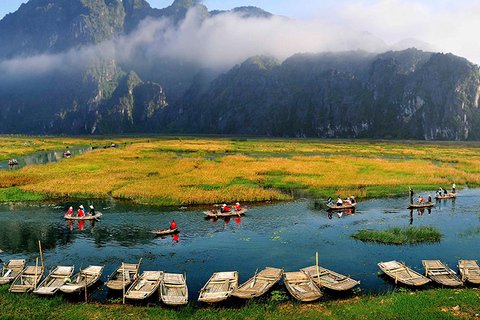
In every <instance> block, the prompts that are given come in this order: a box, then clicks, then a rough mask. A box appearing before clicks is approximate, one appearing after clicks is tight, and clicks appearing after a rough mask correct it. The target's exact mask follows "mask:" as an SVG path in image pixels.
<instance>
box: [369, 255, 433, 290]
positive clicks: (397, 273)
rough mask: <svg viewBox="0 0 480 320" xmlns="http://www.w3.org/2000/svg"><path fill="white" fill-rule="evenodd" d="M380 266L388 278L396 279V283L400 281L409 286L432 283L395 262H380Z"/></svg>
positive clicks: (402, 264)
mask: <svg viewBox="0 0 480 320" xmlns="http://www.w3.org/2000/svg"><path fill="white" fill-rule="evenodd" d="M378 266H379V267H380V269H381V270H382V271H383V272H384V273H385V274H386V275H387V276H389V277H391V278H393V279H395V283H396V282H397V281H398V282H400V283H403V284H406V285H409V286H423V285H424V284H426V283H428V282H430V279H428V278H427V277H424V276H423V275H421V274H420V273H418V272H416V271H414V270H412V269H410V268H409V267H407V266H406V265H405V264H404V263H400V262H398V261H395V260H392V261H388V262H380V263H378Z"/></svg>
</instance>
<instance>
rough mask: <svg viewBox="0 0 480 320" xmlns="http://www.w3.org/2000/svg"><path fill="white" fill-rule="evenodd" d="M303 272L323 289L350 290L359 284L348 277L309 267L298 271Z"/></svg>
mask: <svg viewBox="0 0 480 320" xmlns="http://www.w3.org/2000/svg"><path fill="white" fill-rule="evenodd" d="M300 271H302V272H304V273H305V274H306V275H307V276H308V277H309V278H310V279H311V280H312V281H313V282H315V283H316V284H317V285H318V287H320V288H321V287H325V288H328V289H331V290H335V291H345V290H350V289H352V288H353V287H355V286H356V285H358V284H360V281H357V280H353V279H352V278H350V277H347V276H344V275H342V274H340V273H336V272H334V271H331V270H328V269H325V268H322V267H320V266H319V267H318V271H317V266H311V267H308V268H303V269H300Z"/></svg>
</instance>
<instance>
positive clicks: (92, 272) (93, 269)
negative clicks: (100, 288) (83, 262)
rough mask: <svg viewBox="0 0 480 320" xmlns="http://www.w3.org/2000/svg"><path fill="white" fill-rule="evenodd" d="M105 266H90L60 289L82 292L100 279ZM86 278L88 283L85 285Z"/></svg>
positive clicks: (66, 291) (67, 291)
mask: <svg viewBox="0 0 480 320" xmlns="http://www.w3.org/2000/svg"><path fill="white" fill-rule="evenodd" d="M104 267H105V266H89V267H87V268H86V269H84V270H82V271H80V272H79V273H77V274H75V275H74V276H73V277H72V280H71V281H70V282H67V283H65V284H64V285H63V286H61V287H60V291H62V292H65V293H75V292H81V291H82V290H84V289H85V287H86V288H89V287H91V286H93V285H94V284H95V283H97V281H98V280H100V277H101V276H102V273H103V268H104ZM85 278H86V279H87V284H86V285H85Z"/></svg>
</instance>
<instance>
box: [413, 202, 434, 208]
mask: <svg viewBox="0 0 480 320" xmlns="http://www.w3.org/2000/svg"><path fill="white" fill-rule="evenodd" d="M434 205H435V202H425V203H422V204H415V203H410V204H409V205H408V209H421V208H429V207H433V206H434Z"/></svg>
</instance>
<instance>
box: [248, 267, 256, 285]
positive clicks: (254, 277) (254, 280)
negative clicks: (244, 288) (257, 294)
mask: <svg viewBox="0 0 480 320" xmlns="http://www.w3.org/2000/svg"><path fill="white" fill-rule="evenodd" d="M257 272H258V268H257V270H255V275H254V276H253V282H252V285H251V286H250V288H253V287H254V286H255V282H257Z"/></svg>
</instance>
